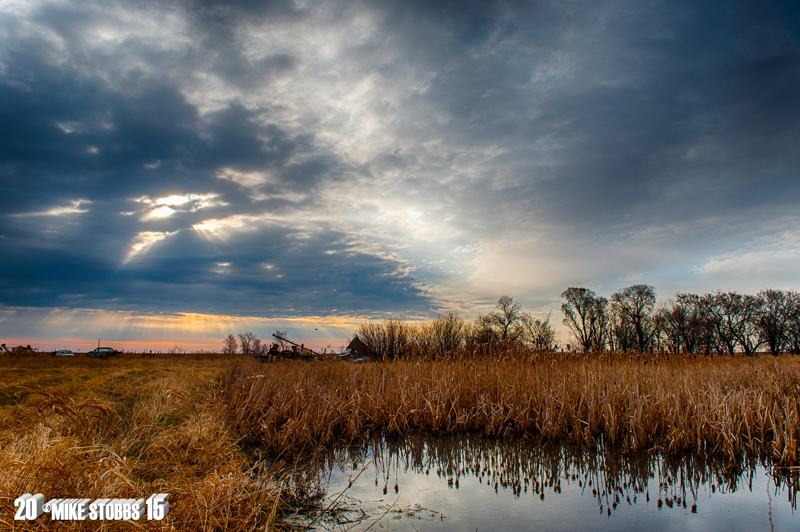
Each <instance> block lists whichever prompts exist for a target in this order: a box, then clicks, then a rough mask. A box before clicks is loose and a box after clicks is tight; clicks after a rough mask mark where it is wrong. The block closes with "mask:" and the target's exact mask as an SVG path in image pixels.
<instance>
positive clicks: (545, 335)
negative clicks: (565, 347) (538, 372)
mask: <svg viewBox="0 0 800 532" xmlns="http://www.w3.org/2000/svg"><path fill="white" fill-rule="evenodd" d="M550 315H551V312H548V313H547V316H543V317H542V318H541V319H540V318H532V317H530V316H527V317H526V318H525V319H524V320H523V326H524V327H525V332H526V333H527V334H526V336H527V337H528V342H529V343H530V345H531V348H532V349H534V350H536V351H550V350H551V349H553V345H554V344H555V343H556V330H555V329H554V328H553V326H552V325H550Z"/></svg>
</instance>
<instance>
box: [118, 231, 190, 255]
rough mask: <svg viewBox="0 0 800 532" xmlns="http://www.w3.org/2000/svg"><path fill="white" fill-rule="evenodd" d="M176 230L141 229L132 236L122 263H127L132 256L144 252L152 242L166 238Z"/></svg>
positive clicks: (150, 246)
mask: <svg viewBox="0 0 800 532" xmlns="http://www.w3.org/2000/svg"><path fill="white" fill-rule="evenodd" d="M175 233H177V231H172V232H158V231H142V232H140V233H139V234H137V235H136V237H134V239H133V242H132V243H131V246H130V251H129V252H128V255H127V257H125V260H124V261H123V263H128V262H129V261H130V260H131V259H132V258H134V257H135V256H137V255H140V254H142V253H146V252H147V251H148V250H150V248H152V246H153V244H155V243H156V242H160V241H162V240H165V239H166V238H168V237H170V236H172V235H174V234H175Z"/></svg>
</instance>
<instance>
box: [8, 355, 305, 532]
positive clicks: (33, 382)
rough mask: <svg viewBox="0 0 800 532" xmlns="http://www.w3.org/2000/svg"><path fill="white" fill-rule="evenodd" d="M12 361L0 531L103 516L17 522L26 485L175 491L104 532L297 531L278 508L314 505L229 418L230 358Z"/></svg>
mask: <svg viewBox="0 0 800 532" xmlns="http://www.w3.org/2000/svg"><path fill="white" fill-rule="evenodd" d="M3 362H4V363H6V366H5V368H4V374H5V376H6V378H5V379H4V380H3V383H2V384H0V398H4V400H3V401H2V404H0V528H5V527H8V528H11V529H15V530H37V529H41V527H42V526H45V527H46V528H47V529H70V530H94V529H96V528H97V526H98V525H99V524H100V523H99V522H94V521H86V522H79V521H74V522H51V521H50V518H49V515H48V514H45V515H44V516H42V517H40V518H38V519H37V520H35V521H31V522H19V521H16V522H15V521H13V515H14V512H15V509H14V508H13V501H14V499H15V498H16V497H18V496H19V495H22V494H23V493H43V494H44V495H45V498H46V499H48V500H49V499H51V498H73V497H81V498H91V499H100V498H143V499H146V498H147V497H148V496H149V495H151V494H152V493H170V505H171V512H170V514H169V515H168V516H167V518H166V519H165V520H164V521H145V520H144V519H142V520H140V521H137V522H114V521H106V522H103V523H102V528H103V529H104V530H122V529H124V530H131V529H133V528H134V527H136V528H146V529H166V530H252V529H253V528H255V527H259V528H261V529H270V528H287V527H285V526H282V525H281V520H280V517H281V516H282V515H284V514H287V513H290V512H292V511H294V508H295V507H297V506H298V505H303V504H307V502H306V501H305V500H300V498H298V496H297V493H298V491H299V490H300V489H304V486H301V485H298V483H297V482H296V480H295V477H294V476H293V475H292V474H291V473H289V472H288V471H289V468H287V467H284V466H283V465H282V464H276V463H273V464H271V465H270V466H267V465H265V464H266V462H264V461H259V462H257V463H256V465H253V460H252V459H251V457H249V456H247V454H246V453H245V452H244V451H243V449H242V447H241V445H240V441H239V439H240V438H239V436H238V435H237V434H236V433H235V432H234V431H233V430H232V429H231V427H230V425H229V424H228V423H227V422H226V412H225V409H224V406H223V405H222V403H221V402H220V399H221V398H220V395H219V386H218V385H219V379H220V377H221V376H222V375H223V374H224V372H225V370H226V368H227V367H228V365H229V362H226V361H221V360H219V359H213V358H211V357H199V359H191V358H187V357H183V358H182V359H181V360H180V361H176V360H170V359H157V360H142V359H137V358H134V357H120V358H117V359H111V360H103V361H97V360H91V359H85V358H82V357H78V358H77V359H70V360H63V359H53V358H50V357H34V358H28V359H5V360H4V361H3ZM9 398H10V399H9ZM311 496H313V494H311Z"/></svg>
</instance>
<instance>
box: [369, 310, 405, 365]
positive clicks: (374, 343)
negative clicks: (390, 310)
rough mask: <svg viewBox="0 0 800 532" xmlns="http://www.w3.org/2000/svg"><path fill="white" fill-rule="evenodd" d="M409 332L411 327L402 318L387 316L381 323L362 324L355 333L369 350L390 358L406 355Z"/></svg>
mask: <svg viewBox="0 0 800 532" xmlns="http://www.w3.org/2000/svg"><path fill="white" fill-rule="evenodd" d="M411 333H412V330H411V327H409V325H408V324H407V323H406V322H405V321H403V319H402V318H387V319H385V320H383V322H382V323H364V324H362V325H361V326H359V328H358V332H357V335H358V337H359V338H360V339H361V341H362V342H364V344H365V345H366V346H367V347H368V348H369V350H370V351H372V352H373V353H375V354H376V355H378V356H379V357H382V358H387V359H392V358H395V357H403V356H405V355H406V353H407V351H408V346H409V344H410V342H411V336H412V334H411Z"/></svg>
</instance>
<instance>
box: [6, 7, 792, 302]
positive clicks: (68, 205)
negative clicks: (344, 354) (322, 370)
mask: <svg viewBox="0 0 800 532" xmlns="http://www.w3.org/2000/svg"><path fill="white" fill-rule="evenodd" d="M20 6H21V7H19V8H18V9H17V10H16V11H11V10H9V11H8V12H7V13H4V14H2V16H0V48H2V49H3V50H5V51H3V52H0V193H2V196H3V198H5V201H6V206H5V210H4V214H3V215H2V216H0V242H2V244H3V248H4V250H7V251H5V254H6V257H7V259H8V260H6V261H3V262H2V263H0V304H5V305H19V306H25V305H41V306H47V305H66V306H86V307H89V308H94V307H98V308H135V309H141V310H149V308H150V307H152V308H168V309H174V310H181V309H183V310H196V311H204V312H243V313H244V312H252V313H259V312H260V313H274V314H276V315H277V314H280V313H314V312H319V313H324V312H331V311H333V309H337V311H341V310H342V309H345V311H346V312H362V313H365V314H369V313H374V312H380V311H387V312H394V311H397V312H401V311H404V310H405V311H409V310H410V311H424V310H426V309H430V308H435V307H436V301H434V300H432V299H431V297H432V296H431V294H430V293H428V292H426V291H424V290H423V288H422V287H423V286H424V285H425V283H429V284H430V283H437V282H441V283H448V282H449V283H451V284H452V286H458V287H461V288H463V287H464V286H465V285H470V284H472V285H474V284H480V283H481V282H482V281H481V279H479V278H478V277H480V276H479V275H478V274H484V273H485V271H486V270H487V269H488V270H491V268H492V267H496V269H498V268H497V265H498V264H501V263H502V264H506V263H508V262H509V261H508V260H506V258H504V257H509V256H511V257H520V266H519V267H518V270H514V271H511V270H509V271H507V272H506V271H505V270H503V272H504V273H502V274H497V275H498V278H499V279H501V280H500V281H498V283H497V284H495V285H492V288H491V289H492V290H495V289H497V290H499V289H501V287H505V286H506V285H504V284H503V283H504V282H511V281H506V280H505V279H512V278H515V276H516V277H520V278H527V277H534V276H536V275H537V274H538V270H537V268H539V267H542V268H545V267H547V268H552V270H553V271H556V272H558V275H556V274H555V273H553V274H552V275H553V280H552V283H553V286H549V285H548V286H547V287H546V290H547V291H548V292H549V293H551V294H558V293H560V291H561V290H562V289H563V287H562V286H560V285H561V284H563V283H567V282H569V283H577V282H583V280H584V279H591V280H597V282H609V283H613V284H617V283H622V282H623V281H624V279H626V277H628V276H634V275H642V274H646V273H648V272H657V271H658V270H659V268H662V269H663V268H668V267H677V266H675V264H677V263H678V262H679V263H680V264H682V266H681V267H682V268H683V270H682V271H684V272H690V271H691V270H690V269H687V268H690V267H689V266H686V265H687V264H688V265H691V267H696V266H697V265H698V264H702V263H703V262H706V261H710V260H711V259H712V258H713V255H714V254H719V255H725V254H733V255H732V256H735V255H736V254H737V253H740V254H742V253H745V252H744V251H741V250H740V249H739V248H738V247H737V246H740V245H741V244H742V239H743V238H744V234H743V233H742V232H741V231H740V232H736V231H730V230H729V231H727V232H726V233H723V232H721V231H720V230H719V229H717V228H716V227H717V226H720V225H726V224H727V225H730V226H735V227H739V225H737V224H740V223H741V220H738V219H732V218H731V216H733V215H735V214H737V213H744V214H742V216H744V217H745V218H746V217H747V216H748V214H747V213H749V212H753V211H759V212H761V211H762V210H763V209H765V208H766V209H771V210H773V211H774V212H775V213H776V214H775V217H774V218H772V219H771V218H770V217H769V216H761V215H759V217H754V218H753V219H752V222H753V223H756V222H757V223H760V224H763V225H764V227H767V226H769V225H770V224H771V223H772V224H775V228H776V230H787V228H788V229H792V227H793V225H792V224H794V223H795V222H794V221H793V219H789V218H786V216H787V215H786V213H787V212H791V210H792V207H793V206H794V205H796V203H797V201H798V193H799V192H800V184H799V182H798V180H797V171H798V168H800V160H798V157H800V155H798V154H800V125H799V124H800V44H798V43H799V42H800V37H799V36H798V26H799V24H800V14H799V12H798V9H799V8H798V7H796V6H795V5H794V4H790V3H780V2H773V3H765V2H740V3H735V4H732V3H729V2H703V3H700V4H698V3H694V2H680V1H671V2H656V3H642V2H634V1H630V2H627V1H606V2H595V3H591V4H575V3H569V2H567V3H560V2H559V3H555V2H544V1H541V2H480V1H475V2H463V1H458V2H456V1H440V2H429V1H422V0H420V1H415V2H394V3H387V2H370V1H365V2H360V3H346V4H345V3H338V2H322V3H314V4H304V3H302V2H292V1H272V2H255V1H240V2H210V1H188V0H187V1H185V2H181V3H175V4H171V5H169V6H166V5H163V4H161V3H157V2H133V3H118V4H114V3H111V4H104V5H102V6H100V4H93V3H90V2H89V3H82V4H78V3H75V4H69V3H67V4H58V5H51V4H48V3H43V4H41V5H33V4H31V5H28V4H24V3H23V4H20ZM169 196H180V197H184V198H185V202H183V203H174V202H175V201H178V200H175V199H172V200H170V199H169V198H168V197H169ZM165 198H166V199H165ZM159 201H161V203H159ZM170 201H172V202H173V203H169V202H170ZM781 217H783V218H781ZM779 218H780V220H778V219H779ZM776 220H778V222H776ZM786 220H788V221H786ZM781 224H783V225H781ZM661 228H669V230H664V231H662V230H661ZM759 231H760V229H757V228H756V229H754V230H753V232H752V233H747V234H748V235H750V236H751V237H752V238H754V239H756V238H766V237H765V236H764V235H766V233H765V232H764V231H762V232H759ZM548 232H549V233H548ZM665 233H669V235H667V236H664V235H665ZM650 234H658V235H660V236H659V237H658V238H660V239H661V240H660V241H656V239H654V238H650V239H649V240H648V236H647V235H650ZM532 235H533V236H532ZM687 235H689V236H687ZM753 235H761V236H758V237H755V236H753ZM534 237H535V238H534ZM519 242H523V244H519ZM530 242H535V245H534V244H529V243H530ZM796 244H797V245H800V244H798V243H789V244H787V245H788V246H789V248H790V249H792V250H793V249H795V248H794V247H792V246H795V245H796ZM464 249H466V250H468V252H465V253H462V250H464ZM475 250H477V251H475ZM698 250H702V251H698ZM481 254H483V256H482V258H483V259H486V260H488V261H489V262H488V264H489V265H488V266H487V265H485V264H484V265H483V266H481V265H480V264H478V262H479V261H478V262H470V261H473V260H477V259H475V257H476V256H477V257H478V258H479V259H480V258H481ZM492 254H495V255H496V257H498V258H496V259H495V258H493V257H492ZM669 254H672V255H674V256H675V257H679V258H676V259H669V258H668V257H667V256H668V255H669ZM725 256H726V257H727V256H728V255H725ZM463 257H468V258H463ZM619 257H625V258H626V260H625V261H620V260H619ZM566 260H569V261H570V265H569V267H553V266H552V264H562V262H559V261H566ZM669 260H675V261H677V262H675V263H670V264H671V266H670V264H665V262H664V261H669ZM726 260H727V259H726ZM462 261H464V262H466V265H465V264H464V263H462ZM492 261H494V262H492ZM542 261H544V262H546V263H547V264H545V265H544V266H542V264H543V262H542ZM719 262H720V261H717V262H715V264H716V263H719ZM723 262H724V261H723ZM502 264H501V265H502ZM726 264H727V262H726ZM27 265H30V267H28V266H27ZM492 265H494V266H492ZM481 268H483V269H481ZM590 269H594V270H595V271H590ZM476 271H477V272H478V274H476V273H475V272H476ZM531 271H534V273H532V274H531V273H530V272H531ZM490 273H491V272H490ZM689 274H690V273H686V275H689ZM541 275H545V274H541ZM568 276H571V277H569V279H570V280H566V278H567V277H568ZM579 280H580V281H579ZM653 282H655V281H653ZM544 284H546V283H544ZM544 284H543V285H542V286H544ZM521 286H522V288H520V290H526V289H528V288H525V287H527V286H528V285H525V284H523V285H521ZM536 286H537V287H536V288H535V289H534V288H530V290H531V291H532V292H533V291H535V290H540V291H543V290H545V288H541V287H539V285H536ZM614 288H617V287H616V286H615V287H614ZM502 289H505V288H502ZM476 290H477V289H476ZM470 297H472V296H469V297H468V296H464V300H467V299H469V298H470ZM530 297H531V298H535V299H536V300H537V301H538V300H542V299H544V298H545V296H543V294H542V293H540V292H537V293H535V294H534V293H531V295H530ZM445 299H447V300H451V301H457V300H458V299H459V297H458V296H453V295H448V296H447V297H446V298H445ZM59 301H60V302H59ZM242 309H247V310H242Z"/></svg>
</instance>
